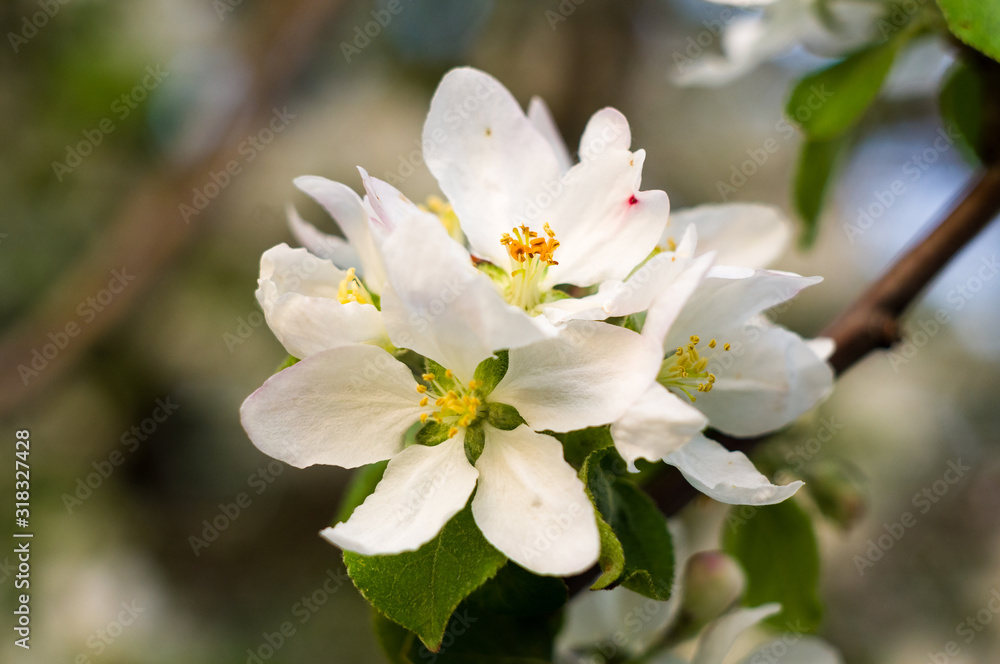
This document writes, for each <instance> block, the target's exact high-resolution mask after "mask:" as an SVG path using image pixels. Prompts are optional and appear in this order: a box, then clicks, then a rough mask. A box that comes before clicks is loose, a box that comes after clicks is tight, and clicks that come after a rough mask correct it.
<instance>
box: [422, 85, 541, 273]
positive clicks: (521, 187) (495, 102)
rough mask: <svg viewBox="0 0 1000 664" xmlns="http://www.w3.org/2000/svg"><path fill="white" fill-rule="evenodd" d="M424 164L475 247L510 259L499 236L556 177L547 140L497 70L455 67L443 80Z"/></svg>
mask: <svg viewBox="0 0 1000 664" xmlns="http://www.w3.org/2000/svg"><path fill="white" fill-rule="evenodd" d="M424 143H425V144H432V145H434V146H435V149H434V150H433V151H431V152H429V153H428V154H427V155H425V159H426V162H427V167H428V168H429V169H430V171H431V173H433V174H434V177H435V178H437V181H438V184H439V185H440V187H441V191H443V192H444V194H445V196H447V197H448V200H449V201H450V202H451V204H452V206H453V207H454V209H455V213H456V214H457V215H458V218H459V221H460V222H461V224H462V230H463V231H464V232H465V236H466V237H467V238H468V240H469V243H470V245H471V246H472V249H473V252H474V253H475V254H476V255H478V256H482V257H483V258H486V259H489V260H490V261H491V262H493V263H495V264H497V265H507V262H508V258H507V252H506V250H505V249H504V247H503V245H501V244H500V238H501V237H502V236H503V234H504V233H509V232H510V230H511V228H512V227H513V226H515V225H517V224H518V223H520V222H519V221H518V220H519V219H522V218H524V216H525V215H526V214H527V211H528V209H529V206H531V205H536V204H537V203H538V200H539V196H544V195H547V194H546V192H545V187H546V186H548V187H549V188H552V187H554V186H557V185H558V182H559V161H558V159H557V157H556V153H555V152H554V151H553V149H552V147H551V146H550V144H549V142H548V141H547V140H546V139H545V137H544V136H543V135H542V134H541V133H540V132H539V131H538V130H537V129H536V128H535V126H534V125H533V124H532V123H531V121H529V120H528V118H527V117H526V116H525V114H524V112H523V111H522V110H521V107H520V106H519V105H518V103H517V101H516V100H515V99H514V97H513V96H512V95H511V94H510V92H508V91H507V89H506V88H504V87H503V85H501V84H500V82H499V81H497V80H496V79H495V78H493V77H492V76H489V75H488V74H485V73H483V72H481V71H477V70H475V69H470V68H459V69H453V70H451V71H450V72H448V73H447V74H445V76H444V78H443V79H442V80H441V84H440V85H439V86H438V89H437V91H436V92H435V93H434V98H433V99H432V100H431V108H430V112H429V113H428V116H427V121H426V123H425V124H424Z"/></svg>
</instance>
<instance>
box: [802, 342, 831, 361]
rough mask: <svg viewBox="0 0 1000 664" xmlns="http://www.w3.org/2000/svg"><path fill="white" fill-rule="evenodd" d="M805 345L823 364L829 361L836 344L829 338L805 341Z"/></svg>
mask: <svg viewBox="0 0 1000 664" xmlns="http://www.w3.org/2000/svg"><path fill="white" fill-rule="evenodd" d="M806 345H807V346H809V348H810V350H812V352H814V353H816V357H818V358H819V359H821V360H823V361H824V362H827V361H829V360H830V358H831V357H832V356H833V353H834V352H835V351H836V350H837V342H836V341H834V340H833V339H831V338H829V337H816V338H815V339H807V340H806Z"/></svg>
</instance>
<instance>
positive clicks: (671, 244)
mask: <svg viewBox="0 0 1000 664" xmlns="http://www.w3.org/2000/svg"><path fill="white" fill-rule="evenodd" d="M667 251H677V243H676V242H674V238H672V237H668V238H667Z"/></svg>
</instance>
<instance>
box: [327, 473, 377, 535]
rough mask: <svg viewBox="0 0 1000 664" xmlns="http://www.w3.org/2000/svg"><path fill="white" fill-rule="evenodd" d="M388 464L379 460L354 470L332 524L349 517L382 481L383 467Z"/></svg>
mask: <svg viewBox="0 0 1000 664" xmlns="http://www.w3.org/2000/svg"><path fill="white" fill-rule="evenodd" d="M388 465H389V462H388V461H379V462H378V463H373V464H370V465H368V466H364V467H362V468H358V469H357V470H356V471H354V475H353V476H352V477H351V483H350V484H348V485H347V491H346V492H344V499H343V500H342V501H341V503H340V509H339V510H338V511H337V518H336V520H335V521H334V522H333V523H334V525H336V524H338V523H341V522H343V521H347V520H348V519H350V518H351V514H353V513H354V510H355V509H357V507H358V505H360V504H361V503H363V502H365V498H367V497H368V496H370V495H371V494H372V493H374V491H375V487H376V486H378V483H379V482H381V481H382V475H384V474H385V467H386V466H388Z"/></svg>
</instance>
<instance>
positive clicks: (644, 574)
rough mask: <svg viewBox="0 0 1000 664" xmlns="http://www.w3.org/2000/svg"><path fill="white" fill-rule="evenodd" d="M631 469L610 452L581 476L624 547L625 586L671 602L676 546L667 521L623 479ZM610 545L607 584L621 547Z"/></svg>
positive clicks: (592, 460)
mask: <svg viewBox="0 0 1000 664" xmlns="http://www.w3.org/2000/svg"><path fill="white" fill-rule="evenodd" d="M626 467H627V466H626V464H625V461H624V460H622V458H621V457H620V456H619V455H618V453H617V452H616V451H615V449H614V448H613V447H607V448H604V449H601V450H598V451H596V452H594V453H592V454H591V455H590V456H589V457H587V460H586V462H584V464H583V469H582V470H581V471H580V476H581V478H582V479H583V481H584V483H585V484H586V486H587V491H588V493H589V494H590V496H591V499H592V500H593V501H594V505H595V506H596V507H597V510H598V511H599V512H600V513H601V516H602V517H603V518H604V520H605V521H606V522H607V523H608V525H610V526H611V529H612V531H613V532H614V535H615V537H616V538H617V540H618V542H619V543H620V545H621V549H622V553H623V554H624V566H623V570H622V574H621V577H620V579H619V582H620V584H621V585H623V586H625V587H626V588H628V589H629V590H632V591H634V592H637V593H639V594H641V595H645V596H646V597H651V598H652V599H656V600H661V601H662V600H667V599H669V598H670V593H671V590H672V587H673V580H674V546H673V540H672V539H671V537H670V531H668V530H667V520H666V518H665V517H664V516H663V514H662V513H661V512H660V510H659V509H658V508H657V507H656V504H655V503H654V502H653V501H652V499H650V497H649V496H647V495H646V494H645V493H644V492H643V491H642V490H641V489H640V488H639V487H637V486H635V485H634V484H633V483H632V482H630V481H628V480H627V479H625V478H623V477H622V476H621V475H622V473H624V472H625V469H626ZM605 538H606V535H605ZM602 543H603V542H602ZM608 544H609V550H608V552H607V554H608V560H609V562H610V565H609V567H608V568H607V569H605V568H603V566H602V569H605V572H604V574H602V581H606V580H607V579H606V578H605V576H610V573H611V572H610V571H609V570H611V569H613V565H614V563H615V559H614V557H615V551H614V548H615V547H614V545H613V543H611V542H608ZM603 553H604V552H603V551H602V557H604V555H603Z"/></svg>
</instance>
